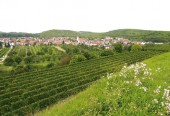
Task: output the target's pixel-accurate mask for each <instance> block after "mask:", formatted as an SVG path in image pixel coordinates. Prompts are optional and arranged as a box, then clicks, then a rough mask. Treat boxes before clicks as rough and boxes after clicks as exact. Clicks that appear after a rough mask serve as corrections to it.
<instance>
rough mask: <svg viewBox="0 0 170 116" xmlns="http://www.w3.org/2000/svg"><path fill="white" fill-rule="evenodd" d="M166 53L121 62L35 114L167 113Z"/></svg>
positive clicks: (168, 62) (138, 115)
mask: <svg viewBox="0 0 170 116" xmlns="http://www.w3.org/2000/svg"><path fill="white" fill-rule="evenodd" d="M169 57H170V53H166V54H162V55H159V56H156V57H153V58H151V59H148V60H145V61H144V64H142V63H140V64H137V65H131V66H130V67H129V66H125V67H124V68H123V69H122V70H121V72H118V73H112V74H108V75H107V76H105V78H103V79H100V80H99V81H97V82H96V83H95V84H93V85H92V86H90V87H89V88H88V89H86V90H85V91H83V92H81V93H79V94H78V95H75V96H72V97H70V98H68V99H67V100H65V101H63V102H60V103H58V104H55V105H53V106H51V107H49V108H48V109H45V110H43V111H40V112H38V113H37V114H36V116H46V115H57V116H60V115H64V116H70V114H72V115H75V116H79V115H81V116H96V115H104V116H105V115H106V116H120V115H128V116H134V115H135V116H155V115H163V116H164V115H165V116H167V115H169V107H168V105H169V103H170V102H169V99H168V98H169V95H168V94H169V92H168V94H167V95H166V92H165V90H166V91H169V84H170V81H169V75H170V72H169V70H170V67H169V66H170V60H169ZM141 64H142V65H141ZM145 64H146V65H145ZM82 101H83V102H82Z"/></svg>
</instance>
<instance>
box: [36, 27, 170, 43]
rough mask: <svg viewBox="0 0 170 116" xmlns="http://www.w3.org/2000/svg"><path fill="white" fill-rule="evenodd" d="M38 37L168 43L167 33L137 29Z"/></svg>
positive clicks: (55, 32)
mask: <svg viewBox="0 0 170 116" xmlns="http://www.w3.org/2000/svg"><path fill="white" fill-rule="evenodd" d="M39 36H40V37H43V38H49V37H62V36H66V37H76V36H79V37H84V38H89V39H94V38H105V37H107V36H110V37H124V38H127V39H130V40H137V41H152V42H170V32H169V31H149V30H138V29H119V30H113V31H109V32H105V33H92V32H76V31H70V30H49V31H45V32H42V33H39Z"/></svg>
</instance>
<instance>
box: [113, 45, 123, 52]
mask: <svg viewBox="0 0 170 116" xmlns="http://www.w3.org/2000/svg"><path fill="white" fill-rule="evenodd" d="M114 48H115V51H116V52H118V53H121V52H122V51H123V46H122V44H121V43H117V44H114Z"/></svg>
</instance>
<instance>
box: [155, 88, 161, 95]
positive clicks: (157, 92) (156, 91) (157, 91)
mask: <svg viewBox="0 0 170 116" xmlns="http://www.w3.org/2000/svg"><path fill="white" fill-rule="evenodd" d="M160 89H161V86H158V88H157V89H156V90H154V93H156V94H159V93H160Z"/></svg>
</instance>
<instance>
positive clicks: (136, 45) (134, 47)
mask: <svg viewBox="0 0 170 116" xmlns="http://www.w3.org/2000/svg"><path fill="white" fill-rule="evenodd" d="M141 50H142V47H141V46H140V45H138V44H134V45H132V47H131V51H132V52H137V51H141Z"/></svg>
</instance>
